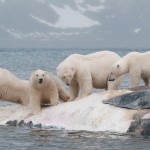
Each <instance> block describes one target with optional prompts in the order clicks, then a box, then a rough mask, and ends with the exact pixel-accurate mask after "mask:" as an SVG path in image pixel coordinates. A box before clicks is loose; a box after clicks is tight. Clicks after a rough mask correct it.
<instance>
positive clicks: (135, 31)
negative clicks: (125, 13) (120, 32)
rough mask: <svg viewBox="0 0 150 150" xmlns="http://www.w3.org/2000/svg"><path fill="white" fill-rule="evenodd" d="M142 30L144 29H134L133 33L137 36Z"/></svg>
mask: <svg viewBox="0 0 150 150" xmlns="http://www.w3.org/2000/svg"><path fill="white" fill-rule="evenodd" d="M141 30H142V28H136V29H134V31H133V32H134V33H136V34H137V33H139V32H140V31H141Z"/></svg>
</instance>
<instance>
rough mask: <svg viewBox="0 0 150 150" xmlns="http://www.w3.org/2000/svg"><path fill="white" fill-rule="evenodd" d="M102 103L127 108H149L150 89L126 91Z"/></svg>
mask: <svg viewBox="0 0 150 150" xmlns="http://www.w3.org/2000/svg"><path fill="white" fill-rule="evenodd" d="M103 103H104V104H111V105H114V106H117V107H122V108H129V109H147V108H150V89H145V90H140V91H135V92H131V93H127V94H124V95H121V96H117V97H115V98H113V99H109V100H104V101H103Z"/></svg>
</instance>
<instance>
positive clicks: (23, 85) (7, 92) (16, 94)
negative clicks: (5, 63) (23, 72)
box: [0, 68, 29, 105]
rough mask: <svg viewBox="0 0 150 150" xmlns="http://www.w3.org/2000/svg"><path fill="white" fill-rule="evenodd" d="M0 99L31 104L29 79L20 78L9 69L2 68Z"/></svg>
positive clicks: (0, 69)
mask: <svg viewBox="0 0 150 150" xmlns="http://www.w3.org/2000/svg"><path fill="white" fill-rule="evenodd" d="M0 99H1V100H5V101H9V102H14V103H19V104H22V105H28V104H29V81H28V80H20V79H18V78H17V77H16V76H15V75H14V74H12V73H11V72H10V71H8V70H7V69H3V68H0Z"/></svg>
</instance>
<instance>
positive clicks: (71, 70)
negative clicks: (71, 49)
mask: <svg viewBox="0 0 150 150" xmlns="http://www.w3.org/2000/svg"><path fill="white" fill-rule="evenodd" d="M74 74H75V67H74V66H72V65H67V66H61V67H58V68H57V76H58V77H59V78H60V79H61V80H63V81H64V82H65V83H66V84H67V85H68V86H69V85H70V84H71V81H72V79H73V76H74Z"/></svg>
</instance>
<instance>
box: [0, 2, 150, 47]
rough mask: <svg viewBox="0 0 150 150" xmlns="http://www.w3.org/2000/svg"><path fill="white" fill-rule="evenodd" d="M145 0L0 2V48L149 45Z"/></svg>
mask: <svg viewBox="0 0 150 150" xmlns="http://www.w3.org/2000/svg"><path fill="white" fill-rule="evenodd" d="M149 7H150V0H0V47H10V48H11V47H29V48H30V47H49V48H105V47H106V48H110V47H114V48H117V47H122V48H124V47H125V48H149V47H150V42H149V39H150V30H149V28H150V17H149V15H150V9H149Z"/></svg>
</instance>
